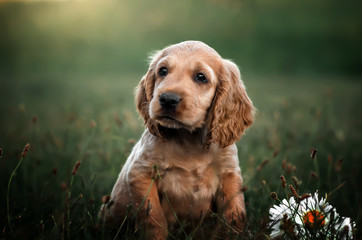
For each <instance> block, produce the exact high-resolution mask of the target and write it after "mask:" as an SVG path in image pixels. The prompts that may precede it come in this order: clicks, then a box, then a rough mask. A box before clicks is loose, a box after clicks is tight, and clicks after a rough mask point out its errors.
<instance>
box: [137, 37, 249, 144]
mask: <svg viewBox="0 0 362 240" xmlns="http://www.w3.org/2000/svg"><path fill="white" fill-rule="evenodd" d="M136 103H137V109H138V111H139V112H140V114H141V116H142V117H143V119H144V121H145V124H146V126H147V128H148V129H149V130H150V132H151V133H152V134H154V135H156V136H160V137H162V136H161V135H162V134H161V133H160V132H159V126H163V127H166V128H174V129H179V128H183V129H187V130H189V131H194V130H195V129H197V128H204V129H205V130H206V133H207V136H206V141H205V143H206V144H210V143H212V142H215V143H218V144H219V146H222V147H226V146H228V145H230V144H232V143H234V142H235V141H236V140H238V139H239V138H240V137H241V135H242V133H243V132H244V130H245V129H246V128H247V127H249V126H250V125H251V124H252V122H253V112H254V106H253V104H252V102H251V101H250V99H249V97H248V96H247V94H246V91H245V87H244V84H243V82H242V81H241V79H240V72H239V69H238V67H237V66H236V65H235V64H234V63H233V62H231V61H229V60H225V59H222V58H221V57H220V55H219V54H218V53H217V52H216V51H215V50H214V49H212V48H211V47H209V46H207V45H206V44H204V43H202V42H198V41H186V42H182V43H179V44H175V45H172V46H170V47H167V48H165V49H163V50H161V51H159V52H157V53H156V54H155V55H154V56H153V57H152V61H151V63H150V67H149V69H148V72H147V74H146V75H145V76H144V77H143V79H142V80H141V82H140V83H139V85H138V87H137V93H136Z"/></svg>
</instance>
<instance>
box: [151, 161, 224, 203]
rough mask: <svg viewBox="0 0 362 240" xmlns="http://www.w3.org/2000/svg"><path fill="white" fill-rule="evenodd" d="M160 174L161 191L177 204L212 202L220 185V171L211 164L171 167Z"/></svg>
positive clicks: (159, 186)
mask: <svg viewBox="0 0 362 240" xmlns="http://www.w3.org/2000/svg"><path fill="white" fill-rule="evenodd" d="M185 165H186V164H185ZM160 172H161V174H160V175H161V179H160V180H159V183H158V188H159V191H160V192H161V193H162V194H166V195H167V197H168V198H170V199H172V200H174V201H176V202H178V201H201V200H206V201H211V198H212V197H213V195H215V193H216V191H217V188H218V185H219V177H218V175H219V174H218V170H216V169H214V168H213V167H212V165H211V164H204V165H203V164H195V166H193V167H188V166H184V167H183V166H169V167H167V168H165V169H162V170H161V171H160Z"/></svg>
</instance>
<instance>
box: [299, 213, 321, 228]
mask: <svg viewBox="0 0 362 240" xmlns="http://www.w3.org/2000/svg"><path fill="white" fill-rule="evenodd" d="M303 222H304V225H306V226H307V227H309V228H311V229H319V228H321V227H323V226H324V223H325V217H324V215H323V213H321V212H320V211H317V210H311V211H308V212H306V213H305V214H304V216H303Z"/></svg>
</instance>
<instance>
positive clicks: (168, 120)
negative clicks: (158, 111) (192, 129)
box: [156, 115, 185, 128]
mask: <svg viewBox="0 0 362 240" xmlns="http://www.w3.org/2000/svg"><path fill="white" fill-rule="evenodd" d="M156 121H157V122H158V123H159V124H160V125H162V126H164V127H167V128H184V127H185V124H183V123H182V122H180V121H179V120H177V119H176V118H174V117H172V116H170V115H162V116H159V117H157V118H156Z"/></svg>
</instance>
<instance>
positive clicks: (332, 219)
mask: <svg viewBox="0 0 362 240" xmlns="http://www.w3.org/2000/svg"><path fill="white" fill-rule="evenodd" d="M299 201H300V202H296V201H295V199H294V197H291V198H290V199H289V201H287V200H286V199H284V200H283V201H281V202H280V204H279V205H274V206H273V207H272V208H270V210H269V214H270V219H271V222H270V223H269V227H270V228H271V229H272V232H271V234H270V237H271V238H272V239H274V238H277V237H279V236H286V237H290V238H292V239H294V238H295V239H315V238H316V237H317V238H318V239H329V240H335V239H338V240H339V239H342V240H347V239H352V237H353V228H355V226H356V224H355V223H354V222H353V221H351V219H350V218H346V217H340V216H339V214H338V213H337V212H336V209H335V208H334V207H332V206H331V205H330V204H329V203H327V201H326V198H321V199H319V198H318V191H317V192H316V193H315V194H314V196H313V197H307V198H305V199H303V200H299Z"/></svg>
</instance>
